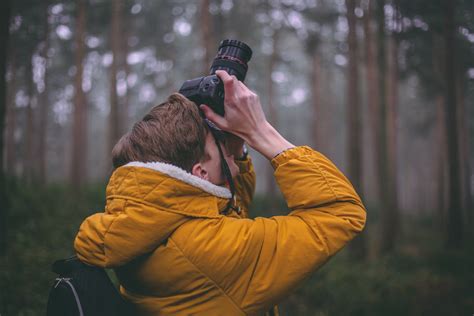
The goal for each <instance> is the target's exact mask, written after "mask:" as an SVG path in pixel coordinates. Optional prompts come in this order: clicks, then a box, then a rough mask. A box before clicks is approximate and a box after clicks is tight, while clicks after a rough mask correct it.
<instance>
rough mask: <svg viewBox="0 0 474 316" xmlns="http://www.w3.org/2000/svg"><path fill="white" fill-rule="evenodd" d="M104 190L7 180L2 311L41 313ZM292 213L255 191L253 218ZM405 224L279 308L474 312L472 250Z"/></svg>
mask: <svg viewBox="0 0 474 316" xmlns="http://www.w3.org/2000/svg"><path fill="white" fill-rule="evenodd" d="M104 193H105V186H104V185H103V184H98V185H95V186H89V187H84V188H83V189H81V191H80V192H73V191H72V190H71V189H69V188H65V187H63V186H59V185H51V186H49V187H47V188H40V187H32V186H29V187H28V186H25V185H24V184H23V183H21V182H15V181H10V182H9V185H8V196H9V200H10V208H9V210H8V218H7V219H8V223H7V225H8V227H9V231H8V246H9V248H8V251H7V254H6V256H5V257H2V258H0V267H1V269H0V288H1V289H2V291H0V314H1V315H6V316H8V315H15V316H16V315H42V314H44V312H45V307H46V301H47V296H48V291H49V287H50V286H51V284H52V282H53V279H54V278H55V275H54V273H52V272H51V271H50V270H51V268H50V267H51V263H52V262H53V261H54V260H56V259H58V258H64V257H66V256H69V255H71V254H72V253H73V247H72V243H73V239H74V236H75V234H76V232H77V230H78V228H79V225H80V223H81V221H82V220H83V219H84V218H85V217H86V216H88V215H89V214H91V213H94V212H98V211H101V210H102V209H103V204H104ZM275 210H276V211H275ZM287 212H288V210H287V206H286V204H285V202H284V201H283V200H282V199H279V200H277V201H273V200H270V199H267V198H264V197H262V196H257V197H256V198H255V200H254V203H253V204H252V216H271V215H272V214H279V215H281V214H285V213H287ZM374 214H375V216H372V215H374ZM376 214H377V212H376V211H370V210H369V222H370V223H369V224H370V229H369V238H371V239H374V240H376V239H377V238H376V236H377V231H378V226H377V219H378V217H377V215H376ZM403 224H404V234H403V238H402V239H401V240H400V242H399V244H398V247H397V250H396V252H394V253H393V254H390V255H388V256H385V257H380V258H376V257H375V256H372V257H373V258H372V259H370V260H369V261H368V262H366V263H357V262H354V261H353V260H352V259H350V258H349V256H348V254H347V253H345V251H344V250H343V251H342V252H341V253H339V254H337V255H336V256H335V257H334V258H333V259H332V260H330V261H329V262H328V263H327V264H326V265H325V266H324V267H322V268H321V269H320V270H318V271H317V272H316V273H315V274H314V275H313V276H312V277H310V278H309V279H308V280H307V282H305V283H304V284H303V286H302V287H301V288H299V289H298V290H297V291H296V292H295V293H294V294H292V295H290V296H289V297H288V298H287V299H286V300H285V301H284V302H283V303H282V304H281V305H280V307H281V314H282V315H470V313H472V311H473V310H474V299H473V297H474V287H472V284H474V274H473V273H472V267H473V266H474V253H473V252H472V251H471V252H469V251H468V250H467V249H465V250H463V251H450V252H446V251H443V250H442V244H441V240H442V239H441V236H439V235H440V234H439V233H438V232H437V231H436V230H435V229H434V228H433V223H432V221H431V220H430V219H428V220H426V219H416V218H408V217H405V221H404V222H403ZM371 244H373V243H371Z"/></svg>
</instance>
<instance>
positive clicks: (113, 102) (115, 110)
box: [106, 0, 123, 161]
mask: <svg viewBox="0 0 474 316" xmlns="http://www.w3.org/2000/svg"><path fill="white" fill-rule="evenodd" d="M122 13H123V1H122V0H115V1H113V2H112V25H111V32H110V43H111V48H112V54H113V59H112V64H111V65H110V86H109V89H110V114H109V146H108V151H107V155H106V157H111V153H112V149H113V148H114V146H115V143H116V142H117V141H118V139H119V138H120V136H121V130H122V128H121V119H120V117H121V115H120V111H119V98H118V94H117V74H118V67H119V65H120V62H121V61H122V60H123V58H122V54H123V52H122V49H123V45H121V43H120V42H121V40H122V39H121V36H122V32H123V28H122V27H121V26H122V25H121V24H122V15H123V14H122ZM109 161H111V159H109Z"/></svg>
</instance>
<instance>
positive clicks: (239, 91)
mask: <svg viewBox="0 0 474 316" xmlns="http://www.w3.org/2000/svg"><path fill="white" fill-rule="evenodd" d="M216 74H217V75H218V76H219V78H220V79H221V80H222V82H223V84H224V91H225V97H224V109H225V114H224V117H222V116H220V115H218V114H216V113H215V112H214V111H213V110H212V109H211V108H210V107H208V106H207V105H201V109H202V111H203V112H204V114H205V115H206V117H207V118H208V119H209V120H211V121H212V122H213V123H214V124H216V126H217V127H219V128H220V129H222V130H224V131H226V132H230V133H232V134H234V135H236V136H238V137H240V138H242V139H244V140H245V141H246V142H247V143H249V141H250V138H251V137H252V135H253V134H255V133H258V130H259V129H260V128H261V126H264V125H265V124H266V123H267V120H266V118H265V114H264V113H263V109H262V106H261V104H260V100H259V98H258V96H257V95H256V94H255V93H254V92H252V91H251V90H250V89H248V88H247V87H246V86H245V85H244V84H243V83H242V82H240V81H239V80H237V78H236V77H235V76H229V74H228V73H227V72H225V71H223V70H218V71H216ZM249 144H250V143H249Z"/></svg>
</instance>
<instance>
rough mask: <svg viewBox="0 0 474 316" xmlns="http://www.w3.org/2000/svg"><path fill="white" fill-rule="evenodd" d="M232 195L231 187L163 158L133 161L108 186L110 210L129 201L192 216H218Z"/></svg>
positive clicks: (125, 205)
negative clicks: (149, 160) (158, 160)
mask: <svg viewBox="0 0 474 316" xmlns="http://www.w3.org/2000/svg"><path fill="white" fill-rule="evenodd" d="M230 197H231V194H230V191H229V189H227V188H225V187H220V186H217V185H214V184H212V183H210V182H208V181H206V180H203V179H201V178H199V177H196V176H194V175H192V174H190V173H188V172H186V171H185V170H183V169H181V168H179V167H176V166H174V165H171V164H167V163H162V162H148V163H144V162H131V163H128V164H127V165H125V166H122V167H120V168H118V169H117V170H115V171H114V173H113V174H112V177H111V178H110V181H109V184H108V186H107V207H106V211H107V212H116V211H120V210H121V211H126V209H127V207H128V206H127V205H130V204H129V203H126V204H124V205H122V206H120V207H118V208H116V203H117V202H116V201H130V202H138V203H141V204H145V205H149V206H152V207H154V208H156V209H157V210H160V211H166V212H173V213H178V214H181V215H186V216H191V217H208V218H209V217H212V218H213V217H217V216H219V214H220V212H222V211H223V210H224V209H225V207H226V205H227V202H228V199H229V198H230Z"/></svg>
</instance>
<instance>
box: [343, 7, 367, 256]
mask: <svg viewBox="0 0 474 316" xmlns="http://www.w3.org/2000/svg"><path fill="white" fill-rule="evenodd" d="M346 7H347V22H348V25H349V34H348V37H347V41H348V47H349V53H348V54H349V58H348V75H347V80H348V82H347V120H348V121H347V125H348V128H347V146H348V150H347V152H348V178H349V179H350V180H351V182H352V185H353V186H354V187H355V189H356V191H357V192H359V194H360V192H362V160H361V154H362V153H361V147H362V146H361V145H362V142H361V126H360V120H361V119H360V115H361V109H360V96H359V84H358V83H359V69H358V63H359V60H358V59H359V58H358V45H357V34H356V16H355V13H354V11H355V0H346ZM350 250H351V253H352V254H353V256H354V257H355V258H358V259H363V258H365V257H366V256H367V246H366V234H361V235H359V236H358V237H356V239H355V240H354V242H353V243H352V244H351V246H350Z"/></svg>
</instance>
